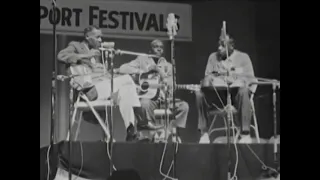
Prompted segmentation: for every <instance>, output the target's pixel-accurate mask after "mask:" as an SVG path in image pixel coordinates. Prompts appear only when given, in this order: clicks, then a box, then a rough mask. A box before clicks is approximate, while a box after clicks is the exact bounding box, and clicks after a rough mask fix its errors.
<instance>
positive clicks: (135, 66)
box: [119, 57, 147, 74]
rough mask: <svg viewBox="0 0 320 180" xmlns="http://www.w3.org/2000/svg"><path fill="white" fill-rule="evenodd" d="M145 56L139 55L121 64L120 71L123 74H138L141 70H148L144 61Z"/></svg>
mask: <svg viewBox="0 0 320 180" xmlns="http://www.w3.org/2000/svg"><path fill="white" fill-rule="evenodd" d="M142 58H143V57H137V58H136V59H134V60H132V61H131V62H129V63H125V64H123V65H121V66H120V68H119V72H120V73H122V74H138V73H140V71H143V72H144V71H147V69H146V67H145V65H144V64H143V63H142V62H143V59H142Z"/></svg>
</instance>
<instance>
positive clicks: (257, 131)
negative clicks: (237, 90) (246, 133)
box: [250, 98, 260, 143]
mask: <svg viewBox="0 0 320 180" xmlns="http://www.w3.org/2000/svg"><path fill="white" fill-rule="evenodd" d="M250 102H251V108H252V116H253V123H254V127H253V128H254V131H255V135H256V138H257V142H258V143H260V135H259V127H258V122H257V116H256V111H255V107H254V102H253V98H250Z"/></svg>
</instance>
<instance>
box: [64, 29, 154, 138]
mask: <svg viewBox="0 0 320 180" xmlns="http://www.w3.org/2000/svg"><path fill="white" fill-rule="evenodd" d="M101 36H102V32H101V30H100V29H99V28H98V27H96V26H90V27H88V28H86V29H85V30H84V40H83V41H82V42H75V41H73V42H70V43H69V45H68V46H67V47H66V48H65V49H62V50H61V51H60V52H59V53H58V60H60V61H61V62H64V63H66V64H67V66H68V74H69V75H72V76H76V77H74V81H76V83H77V84H78V85H79V84H80V85H81V86H82V90H83V89H85V88H86V89H88V87H89V88H90V87H94V88H95V89H96V92H97V93H96V94H97V97H95V98H91V100H95V99H109V98H110V94H111V82H110V81H111V79H110V77H111V76H110V73H109V72H108V71H106V70H108V63H107V62H106V63H104V62H102V61H101V59H102V58H101V52H100V51H99V47H100V46H101V43H102V39H101ZM103 64H105V66H104V65H103ZM78 75H79V76H78ZM113 92H114V94H115V95H116V96H115V97H116V98H115V99H117V102H115V103H117V104H118V105H119V109H120V113H121V115H122V118H123V120H124V124H125V127H126V128H127V138H126V139H127V141H132V140H135V139H136V132H135V128H134V122H135V118H137V121H138V124H139V125H140V126H143V127H147V128H150V129H154V127H152V126H150V125H149V124H148V122H147V121H146V120H145V118H143V114H142V111H141V103H140V101H139V97H138V95H137V92H136V85H135V83H134V81H133V80H132V78H131V77H130V76H129V75H121V76H116V75H115V76H114V89H113Z"/></svg>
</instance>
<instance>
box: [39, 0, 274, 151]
mask: <svg viewBox="0 0 320 180" xmlns="http://www.w3.org/2000/svg"><path fill="white" fill-rule="evenodd" d="M191 4H192V6H193V7H192V9H193V12H192V14H193V19H192V23H193V26H192V28H193V42H176V44H175V55H176V63H177V83H180V84H182V83H183V84H192V83H199V81H200V80H201V78H203V75H204V69H205V65H206V63H207V58H208V56H209V54H210V53H211V52H213V51H215V50H216V48H217V40H218V38H219V35H220V29H221V26H222V21H223V20H225V21H226V22H227V31H228V33H230V34H231V35H232V36H233V37H234V38H235V40H236V46H237V49H239V50H240V51H244V52H246V53H248V54H249V55H250V57H251V60H252V63H253V66H254V69H255V72H256V76H258V77H264V78H277V79H279V80H280V3H279V2H275V1H274V2H267V1H266V2H259V3H258V2H251V1H239V2H238V1H234V2H232V1H227V2H226V1H224V2H222V1H210V2H206V3H201V2H197V3H191ZM70 40H80V38H79V37H71V36H67V37H59V39H58V41H59V42H58V49H61V48H63V47H65V46H66V45H67V42H69V41H70ZM107 40H108V41H115V42H116V47H117V48H119V49H124V50H130V51H136V52H146V51H147V50H148V48H149V41H146V40H129V39H112V38H108V39H107ZM51 45H52V38H51V37H50V36H49V35H40V111H41V113H40V146H41V144H48V142H49V136H48V134H49V131H48V130H49V127H50V126H49V125H50V124H49V122H50V121H49V119H48V114H47V113H50V110H48V108H50V102H48V101H46V100H49V99H50V97H48V95H49V94H50V93H48V91H49V90H50V87H48V86H49V84H50V83H48V81H50V79H48V78H49V77H50V74H51V72H50V70H51V61H52V55H51V54H52V46H51ZM167 46H169V44H167ZM166 51H167V52H169V49H168V47H167V48H166ZM168 55H169V53H168ZM133 58H134V57H132V56H121V57H119V58H117V60H116V66H119V65H120V64H122V63H124V62H127V61H129V60H131V59H133ZM168 58H169V57H168ZM62 89H63V88H62ZM64 96H65V95H64ZM178 96H179V97H181V98H182V99H185V100H186V101H187V102H188V103H189V104H190V113H189V118H188V123H187V128H186V130H184V131H182V132H181V135H182V139H183V141H185V142H186V141H187V142H195V141H198V139H199V133H198V132H197V127H196V126H197V121H196V117H197V113H196V110H195V104H194V101H195V99H194V95H193V94H190V93H188V92H184V91H179V92H178ZM271 100H272V99H271V88H270V87H259V88H258V94H257V99H256V108H257V115H258V121H259V125H260V132H261V136H262V137H265V138H269V137H270V136H271V135H272V106H271V105H272V104H271V103H272V101H271ZM278 100H280V99H278ZM278 102H279V101H278ZM62 106H65V103H62ZM62 109H65V108H63V107H62ZM279 110H280V108H279ZM279 112H280V111H279ZM64 113H65V112H64ZM279 114H280V113H278V115H279ZM118 117H119V116H118ZM63 121H65V119H63V118H61V119H60V120H59V124H64V123H63ZM278 121H280V117H279V119H278ZM60 127H61V126H60ZM91 132H92V131H91ZM123 132H124V131H122V130H121V133H123ZM82 133H84V132H82ZM95 133H96V132H95ZM92 134H93V133H90V132H87V133H85V136H93V135H92Z"/></svg>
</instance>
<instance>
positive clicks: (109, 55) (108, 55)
mask: <svg viewBox="0 0 320 180" xmlns="http://www.w3.org/2000/svg"><path fill="white" fill-rule="evenodd" d="M100 50H102V62H103V63H104V70H105V71H104V73H105V74H106V73H107V70H106V66H105V63H107V64H108V60H110V70H111V81H110V82H111V91H110V113H107V114H108V116H109V117H110V124H109V129H110V131H111V132H110V138H109V142H107V143H109V145H108V144H107V150H108V151H109V152H110V165H109V168H110V169H109V172H110V176H111V175H112V172H113V162H112V152H113V151H112V149H113V107H114V100H113V97H112V96H113V89H114V81H113V80H114V63H113V59H114V56H115V51H114V50H112V49H104V48H100ZM104 57H106V60H105V58H104ZM108 65H109V64H108ZM108 67H109V66H108ZM107 110H108V109H106V111H107ZM109 117H106V123H108V119H109ZM108 148H109V149H108Z"/></svg>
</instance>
